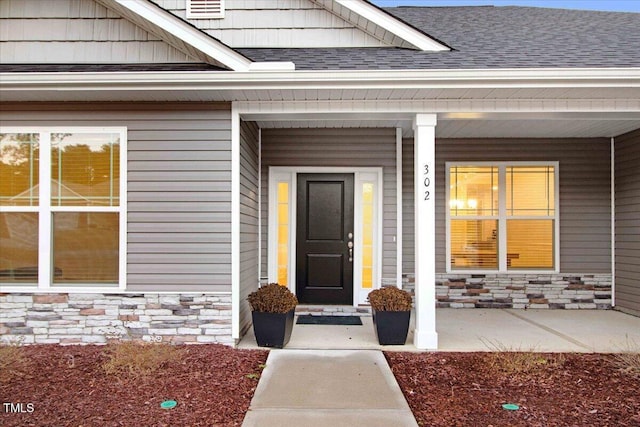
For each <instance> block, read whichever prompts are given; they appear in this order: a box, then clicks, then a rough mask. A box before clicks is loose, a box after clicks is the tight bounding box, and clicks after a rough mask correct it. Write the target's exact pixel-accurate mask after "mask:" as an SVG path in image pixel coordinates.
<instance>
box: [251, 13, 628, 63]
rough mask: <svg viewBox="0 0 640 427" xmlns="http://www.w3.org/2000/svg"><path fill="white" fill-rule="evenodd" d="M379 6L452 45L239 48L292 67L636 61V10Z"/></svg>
mask: <svg viewBox="0 0 640 427" xmlns="http://www.w3.org/2000/svg"><path fill="white" fill-rule="evenodd" d="M385 11H386V12H388V13H390V14H393V15H394V16H396V17H398V18H399V19H401V20H403V21H406V22H408V23H409V24H410V25H413V26H415V27H416V28H418V29H422V30H428V31H429V32H430V34H433V35H434V36H435V37H436V38H437V39H438V40H443V42H444V43H446V44H447V45H448V46H451V48H452V49H453V50H452V51H449V52H424V51H422V52H421V51H415V50H410V49H401V48H377V49H362V48H355V49H336V48H333V49H332V48H324V49H239V50H240V52H242V53H243V54H245V55H247V56H248V57H250V58H252V59H254V60H272V61H294V62H295V63H296V68H297V69H298V70H392V69H396V70H402V69H403V70H406V69H414V70H419V69H432V70H436V69H506V68H634V67H640V49H638V46H640V13H621V12H594V11H580V10H564V9H544V8H531V7H517V6H507V7H493V6H467V7H394V8H385Z"/></svg>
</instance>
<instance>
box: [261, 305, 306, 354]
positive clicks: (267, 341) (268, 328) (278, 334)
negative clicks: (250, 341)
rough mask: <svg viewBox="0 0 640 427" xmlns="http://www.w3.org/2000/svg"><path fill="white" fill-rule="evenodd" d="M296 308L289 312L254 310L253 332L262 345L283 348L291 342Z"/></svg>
mask: <svg viewBox="0 0 640 427" xmlns="http://www.w3.org/2000/svg"><path fill="white" fill-rule="evenodd" d="M295 311H296V310H295V309H293V310H291V311H289V312H288V313H262V312H259V311H252V312H251V317H252V319H253V332H254V334H255V336H256V341H257V342H258V346H260V347H274V348H282V347H284V346H285V345H287V343H288V342H289V338H291V331H292V330H293V317H294V314H295Z"/></svg>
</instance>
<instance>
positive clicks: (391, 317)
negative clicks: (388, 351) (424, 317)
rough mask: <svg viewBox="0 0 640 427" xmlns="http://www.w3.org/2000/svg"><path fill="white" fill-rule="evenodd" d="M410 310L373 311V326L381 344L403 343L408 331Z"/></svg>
mask: <svg viewBox="0 0 640 427" xmlns="http://www.w3.org/2000/svg"><path fill="white" fill-rule="evenodd" d="M410 319H411V311H375V310H373V326H374V328H375V330H376V337H378V342H379V343H380V344H381V345H404V344H405V342H406V341H407V334H408V333H409V320H410Z"/></svg>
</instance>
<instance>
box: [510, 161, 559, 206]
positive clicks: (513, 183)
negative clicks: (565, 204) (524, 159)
mask: <svg viewBox="0 0 640 427" xmlns="http://www.w3.org/2000/svg"><path fill="white" fill-rule="evenodd" d="M554 175H555V171H554V167H553V166H518V167H508V168H507V215H509V216H516V215H537V216H553V215H555V210H554V208H555V201H554V197H555V195H554V188H555V187H554V186H555V179H554Z"/></svg>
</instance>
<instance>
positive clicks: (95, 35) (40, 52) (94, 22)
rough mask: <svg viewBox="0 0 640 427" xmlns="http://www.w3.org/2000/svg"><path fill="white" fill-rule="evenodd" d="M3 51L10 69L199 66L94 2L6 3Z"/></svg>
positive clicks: (0, 39)
mask: <svg viewBox="0 0 640 427" xmlns="http://www.w3.org/2000/svg"><path fill="white" fill-rule="evenodd" d="M0 46H1V48H0V49H1V51H2V62H3V63H7V64H8V63H13V64H17V63H19V64H23V63H24V64H28V63H37V64H43V63H47V64H50V63H54V64H64V63H94V64H96V63H100V64H104V63H153V62H164V63H173V62H194V61H195V60H194V59H193V58H190V57H189V56H188V55H186V54H184V53H183V52H180V51H179V50H178V49H176V48H174V47H172V46H170V45H169V44H167V43H166V42H164V41H162V40H160V39H159V38H158V37H156V36H154V35H153V34H150V33H149V32H147V31H145V30H144V29H141V28H140V27H138V26H136V25H135V24H133V23H131V22H129V21H127V20H126V19H123V18H121V17H120V16H118V15H117V14H115V13H114V12H112V11H110V10H108V9H107V8H106V7H104V6H102V5H100V4H99V3H97V2H96V1H94V0H2V1H0Z"/></svg>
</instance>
